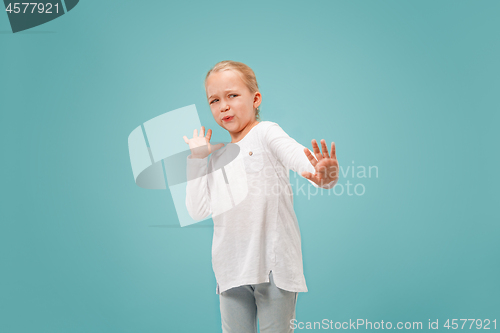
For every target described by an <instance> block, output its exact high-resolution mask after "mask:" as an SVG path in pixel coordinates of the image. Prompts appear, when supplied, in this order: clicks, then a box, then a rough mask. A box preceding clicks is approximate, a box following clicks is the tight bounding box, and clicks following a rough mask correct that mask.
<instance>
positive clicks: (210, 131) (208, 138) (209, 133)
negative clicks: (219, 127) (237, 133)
mask: <svg viewBox="0 0 500 333" xmlns="http://www.w3.org/2000/svg"><path fill="white" fill-rule="evenodd" d="M206 138H207V141H208V142H210V139H211V138H212V129H210V128H209V129H208V131H207V136H206Z"/></svg>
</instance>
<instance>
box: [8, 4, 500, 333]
mask: <svg viewBox="0 0 500 333" xmlns="http://www.w3.org/2000/svg"><path fill="white" fill-rule="evenodd" d="M499 11H500V2H498V1H332V0H329V1H316V0H315V1H312V2H297V1H281V2H278V1H275V2H269V1H252V2H245V3H238V2H234V1H215V2H214V1H198V2H183V1H177V2H171V1H160V0H157V1H148V2H139V1H99V2H98V1H81V2H80V3H79V4H78V6H76V7H75V8H74V9H73V10H72V11H71V12H69V13H68V14H66V15H63V16H61V17H59V18H57V19H55V20H53V21H50V22H48V23H46V24H43V25H40V26H38V27H35V28H33V29H29V30H26V31H23V32H19V33H15V34H13V33H12V31H11V28H10V25H9V21H8V18H7V14H6V13H3V14H2V13H0V60H1V61H0V109H1V115H2V118H1V119H2V122H1V124H2V130H1V131H0V135H1V140H0V142H1V153H2V155H1V156H2V157H1V158H2V164H1V165H2V167H1V170H2V186H1V188H2V191H1V212H0V214H1V215H0V219H1V231H0V258H1V261H0V262H1V271H0V286H1V287H0V331H1V332H37V333H38V332H106V333H110V332H220V331H221V330H220V312H219V300H218V296H217V295H216V294H215V277H214V275H213V271H212V266H211V241H212V232H213V228H210V227H186V228H179V227H173V226H172V225H176V224H177V225H178V220H177V216H176V212H175V209H174V206H173V202H172V198H171V195H170V192H169V190H168V189H167V190H146V189H142V188H140V187H138V186H137V185H136V184H135V182H134V179H133V174H132V169H131V165H130V159H129V154H128V146H127V137H128V135H129V134H130V132H131V131H132V130H133V129H134V128H136V127H137V126H139V125H140V124H142V123H144V122H145V121H147V120H149V119H152V118H154V117H156V116H158V115H160V114H163V113H165V112H167V111H170V110H174V109H177V108H180V107H183V106H186V105H190V104H196V106H197V109H198V112H199V116H200V120H201V123H202V124H204V125H205V126H206V127H207V128H208V127H209V128H212V129H213V131H214V135H213V140H215V141H219V142H220V141H229V135H228V133H227V132H226V131H225V130H223V129H222V128H220V127H218V125H217V124H216V123H215V121H214V120H213V118H212V115H211V113H210V109H209V107H208V104H207V102H206V100H205V92H204V88H203V80H204V77H205V74H206V72H207V71H208V70H209V69H210V68H211V66H213V65H214V64H215V63H217V62H218V61H221V60H228V59H230V60H236V61H241V62H244V63H246V64H248V65H249V66H250V67H252V68H253V70H254V71H255V73H256V75H257V79H258V82H259V85H260V89H261V93H262V95H263V103H262V106H261V110H262V111H261V115H262V119H263V120H270V121H274V122H277V123H278V124H280V126H281V127H282V128H283V129H284V130H285V131H287V133H288V134H289V135H290V136H292V137H293V138H295V139H296V140H297V141H298V142H300V143H302V144H304V145H306V146H308V147H309V148H311V146H310V141H311V139H313V138H315V139H317V140H319V139H323V138H324V139H326V140H327V141H328V142H331V141H335V143H336V146H337V157H338V159H339V163H340V165H341V167H342V168H343V172H344V174H343V175H341V178H340V180H339V184H341V185H342V186H344V192H343V193H341V192H340V189H338V190H337V192H336V193H332V192H331V191H330V192H328V191H323V192H318V193H316V194H314V189H313V188H311V191H312V192H313V193H312V194H309V193H308V192H307V191H308V188H307V187H306V186H304V187H302V188H303V189H304V191H297V192H296V193H295V200H294V204H295V208H296V212H297V217H298V220H299V225H300V229H301V233H302V248H303V258H304V273H305V277H306V281H307V285H308V288H309V292H308V293H301V294H299V297H298V303H297V320H298V321H300V322H314V321H316V322H318V321H322V320H323V319H328V320H332V321H333V322H334V323H335V322H345V321H347V322H348V321H349V320H357V319H364V320H369V321H372V322H380V321H382V320H384V322H387V321H390V322H392V323H393V325H396V323H397V322H403V323H405V322H422V323H423V328H424V330H427V327H428V321H429V319H430V320H431V321H436V320H439V329H440V330H447V329H446V328H445V327H443V325H444V324H445V322H446V320H447V319H460V318H468V319H471V318H475V319H482V320H484V319H490V320H491V321H493V320H494V319H497V320H500V318H499V313H500V311H499V310H500V303H499V299H500V285H499V283H498V282H499V280H500V265H499V255H500V245H499V234H500V233H499V231H500V228H499V221H500V219H499V217H500V216H499V213H498V210H497V207H498V203H499V195H498V185H499V176H498V162H499V158H498V143H499V139H500V138H499V134H498V129H497V126H498V123H499V120H500V119H499V111H500V102H499V98H498V93H499V89H500V81H499V77H500V62H499V61H498V59H500V35H499V31H500V20H498V13H499ZM181 140H182V139H181ZM370 166H372V173H371V176H370V177H369V174H368V167H370ZM348 167H349V169H348ZM363 167H365V168H366V171H367V172H366V177H362V176H363V175H362V174H358V171H359V170H362V168H363ZM352 168H354V169H355V173H354V175H353V174H352V172H351V171H352ZM374 170H376V171H377V173H375V171H374ZM291 181H292V185H296V188H297V189H299V188H300V186H301V185H304V184H306V183H307V182H306V181H305V180H304V179H299V178H295V176H294V175H293V174H292V175H291ZM348 182H349V184H351V185H352V186H351V187H350V193H351V195H349V194H348V192H347V188H348V186H349V185H348ZM357 184H361V185H358V187H357V190H358V194H356V193H354V185H357ZM306 185H307V184H306ZM362 189H363V193H362V194H360V193H361V190H362ZM459 323H460V322H459ZM469 323H470V322H469ZM498 324H500V323H498ZM461 325H462V324H461V323H460V326H461ZM497 326H498V325H497ZM468 327H469V324H467V326H466V327H465V328H464V329H461V328H459V330H462V331H464V330H468V331H470V329H469V328H468ZM474 327H475V326H474ZM490 328H491V329H493V323H491V324H490ZM497 329H499V328H497ZM299 331H301V330H298V329H297V330H296V332H299Z"/></svg>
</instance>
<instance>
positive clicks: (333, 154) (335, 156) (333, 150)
mask: <svg viewBox="0 0 500 333" xmlns="http://www.w3.org/2000/svg"><path fill="white" fill-rule="evenodd" d="M330 151H331V155H330V157H331V158H334V159H337V154H336V151H335V142H332V148H331V149H330Z"/></svg>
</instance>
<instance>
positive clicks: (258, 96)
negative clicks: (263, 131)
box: [253, 91, 262, 108]
mask: <svg viewBox="0 0 500 333" xmlns="http://www.w3.org/2000/svg"><path fill="white" fill-rule="evenodd" d="M261 102H262V95H261V93H260V91H256V92H255V95H254V97H253V107H254V108H258V107H259V105H260V103H261Z"/></svg>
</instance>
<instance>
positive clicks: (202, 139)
mask: <svg viewBox="0 0 500 333" xmlns="http://www.w3.org/2000/svg"><path fill="white" fill-rule="evenodd" d="M211 137H212V130H211V129H208V131H207V136H205V126H201V130H200V135H198V130H197V129H195V130H194V131H193V138H192V139H188V138H187V136H185V135H184V136H183V138H184V141H185V142H186V143H187V144H188V145H189V149H191V157H192V158H205V157H207V156H208V155H210V154H211V153H213V152H214V151H216V150H217V149H220V148H222V147H224V144H223V143H219V144H216V145H211V144H210V138H211Z"/></svg>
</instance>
